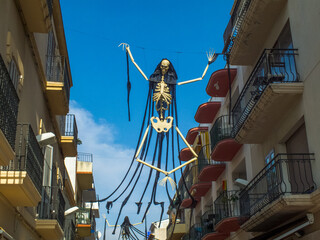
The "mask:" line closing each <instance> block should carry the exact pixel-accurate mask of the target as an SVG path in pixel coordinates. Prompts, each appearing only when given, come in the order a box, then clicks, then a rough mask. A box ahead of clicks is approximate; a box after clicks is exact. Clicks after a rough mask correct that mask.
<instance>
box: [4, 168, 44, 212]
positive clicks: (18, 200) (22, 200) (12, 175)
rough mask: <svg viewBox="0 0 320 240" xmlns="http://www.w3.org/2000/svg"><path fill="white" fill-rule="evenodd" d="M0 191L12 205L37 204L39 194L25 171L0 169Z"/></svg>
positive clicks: (39, 198) (39, 197) (30, 205)
mask: <svg viewBox="0 0 320 240" xmlns="http://www.w3.org/2000/svg"><path fill="white" fill-rule="evenodd" d="M0 192H1V193H2V194H3V195H4V196H5V197H6V198H7V199H8V200H9V202H10V203H11V204H12V205H13V206H26V207H27V206H28V207H34V206H37V205H38V203H39V202H40V201H41V195H40V193H39V192H38V190H37V189H36V187H35V185H34V184H33V182H32V180H31V178H30V177H29V175H28V174H27V172H26V171H0Z"/></svg>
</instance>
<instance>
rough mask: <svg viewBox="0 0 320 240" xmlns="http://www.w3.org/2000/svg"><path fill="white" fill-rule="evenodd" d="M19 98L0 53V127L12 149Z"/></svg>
mask: <svg viewBox="0 0 320 240" xmlns="http://www.w3.org/2000/svg"><path fill="white" fill-rule="evenodd" d="M18 107H19V98H18V95H17V92H16V89H15V88H14V85H13V83H12V81H11V79H10V76H9V73H8V70H7V67H6V65H5V63H4V61H3V59H2V57H1V55H0V129H1V131H2V132H3V134H4V136H5V137H6V139H7V141H8V143H9V144H10V146H11V147H12V149H14V147H15V139H16V128H17V115H18Z"/></svg>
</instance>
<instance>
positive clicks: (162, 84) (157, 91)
mask: <svg viewBox="0 0 320 240" xmlns="http://www.w3.org/2000/svg"><path fill="white" fill-rule="evenodd" d="M120 45H122V46H124V47H125V49H126V51H127V52H128V54H129V56H130V59H131V61H132V63H133V64H134V65H135V67H136V68H137V69H138V70H139V72H140V73H141V75H142V76H143V77H144V78H145V79H146V80H147V81H152V82H154V84H155V88H154V90H153V97H152V100H153V101H154V102H155V103H156V104H155V108H156V110H157V112H158V113H159V117H160V118H159V117H155V116H152V117H151V118H150V122H151V125H152V127H153V128H154V129H155V130H156V131H157V132H158V133H163V132H168V131H169V130H170V129H171V127H172V121H173V117H172V116H167V117H166V118H165V117H164V114H165V113H164V111H166V110H168V108H169V105H170V104H171V102H172V94H171V93H172V91H173V90H172V89H171V88H174V86H175V85H183V84H187V83H192V82H196V81H200V80H202V79H203V78H204V76H205V75H206V73H207V70H208V68H209V65H210V64H211V63H213V62H214V61H215V60H216V58H217V55H215V54H214V53H211V52H210V53H208V54H207V58H208V64H207V66H206V67H205V69H204V71H203V74H202V76H201V77H199V78H195V79H192V80H188V81H184V82H179V83H177V82H176V80H177V74H176V72H175V70H174V68H173V66H172V64H171V63H170V61H169V60H168V59H163V60H162V61H161V62H160V64H159V65H158V66H157V68H156V70H155V72H154V73H153V74H152V75H151V77H150V79H148V78H147V76H146V75H145V74H144V72H143V71H142V70H141V68H140V67H139V66H138V64H137V63H136V62H135V61H134V58H133V56H132V53H131V51H130V47H129V45H128V44H126V43H122V44H120ZM169 69H170V70H171V71H169ZM149 128H150V125H148V127H147V129H146V130H145V133H144V136H143V139H142V141H141V143H140V146H139V148H138V151H137V153H136V155H135V159H136V161H138V162H140V163H142V164H144V165H146V166H148V167H150V168H152V169H154V170H157V171H159V172H161V173H163V174H164V175H165V176H166V177H165V178H164V181H166V180H167V179H169V180H170V182H171V183H173V181H172V179H171V178H170V177H169V176H168V175H170V174H171V173H173V172H175V171H177V170H178V169H180V168H182V167H184V166H186V165H188V164H190V163H192V162H194V161H196V160H197V159H198V155H197V154H196V153H195V151H194V150H193V149H192V147H191V146H190V145H189V143H188V142H187V140H186V139H185V138H184V136H183V135H182V134H181V132H180V130H179V128H178V126H176V127H175V130H176V131H177V133H178V134H179V136H180V137H181V139H182V140H183V141H184V142H185V144H186V145H187V146H188V148H189V149H190V151H191V152H192V154H193V156H194V157H193V158H192V159H190V160H189V161H187V162H186V163H184V164H182V165H180V166H178V167H176V168H174V169H172V170H171V171H169V172H168V171H165V170H163V169H160V168H158V167H155V166H153V165H151V164H148V163H146V162H144V161H142V160H141V159H139V154H140V151H141V148H142V146H143V145H144V143H145V140H146V137H147V135H148V132H149ZM162 183H163V181H162Z"/></svg>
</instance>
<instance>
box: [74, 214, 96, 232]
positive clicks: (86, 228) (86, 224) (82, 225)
mask: <svg viewBox="0 0 320 240" xmlns="http://www.w3.org/2000/svg"><path fill="white" fill-rule="evenodd" d="M92 224H93V220H92V216H91V214H90V209H86V208H81V209H79V210H78V211H77V213H76V232H77V235H78V236H79V237H89V236H90V235H91V228H92Z"/></svg>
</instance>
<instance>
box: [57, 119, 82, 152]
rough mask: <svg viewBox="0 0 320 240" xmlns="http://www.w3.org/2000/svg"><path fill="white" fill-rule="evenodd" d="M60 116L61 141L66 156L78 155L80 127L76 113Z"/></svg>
mask: <svg viewBox="0 0 320 240" xmlns="http://www.w3.org/2000/svg"><path fill="white" fill-rule="evenodd" d="M59 118H60V134H61V136H60V143H61V147H62V152H63V155H64V157H75V156H76V155H77V141H78V127H77V122H76V117H75V115H74V114H68V115H66V116H59Z"/></svg>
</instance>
